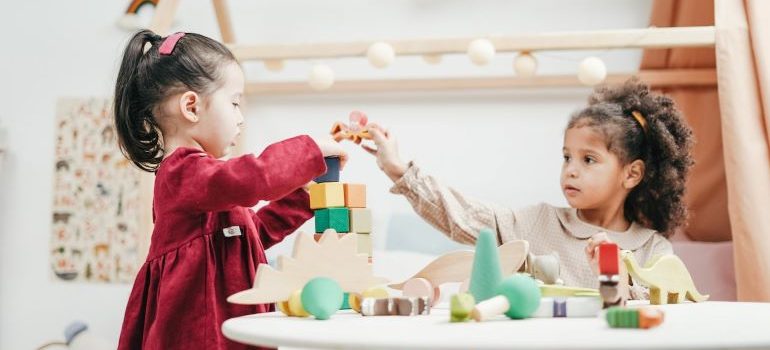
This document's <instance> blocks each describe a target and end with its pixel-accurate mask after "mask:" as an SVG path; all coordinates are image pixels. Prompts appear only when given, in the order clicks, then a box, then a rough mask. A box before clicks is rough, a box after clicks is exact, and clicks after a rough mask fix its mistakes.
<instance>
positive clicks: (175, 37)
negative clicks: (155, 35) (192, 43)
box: [158, 32, 185, 56]
mask: <svg viewBox="0 0 770 350" xmlns="http://www.w3.org/2000/svg"><path fill="white" fill-rule="evenodd" d="M184 35H185V33H183V32H176V33H174V34H171V35H169V36H168V37H166V40H163V43H162V44H160V48H159V49H158V53H160V54H161V55H163V56H169V55H171V53H173V52H174V48H175V47H176V43H177V42H179V39H181V38H182V37H183V36H184Z"/></svg>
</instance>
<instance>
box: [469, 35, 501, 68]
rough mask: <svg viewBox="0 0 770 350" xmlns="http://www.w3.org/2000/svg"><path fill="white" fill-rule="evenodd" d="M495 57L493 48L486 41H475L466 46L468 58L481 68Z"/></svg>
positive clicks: (490, 43)
mask: <svg viewBox="0 0 770 350" xmlns="http://www.w3.org/2000/svg"><path fill="white" fill-rule="evenodd" d="M494 57H495V46H494V45H492V42H491V41H489V40H487V39H476V40H473V41H471V44H470V45H468V58H470V59H471V62H473V63H475V64H476V65H479V66H483V65H486V64H488V63H489V62H491V61H492V59H493V58H494Z"/></svg>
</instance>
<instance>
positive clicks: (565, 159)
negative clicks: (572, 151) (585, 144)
mask: <svg viewBox="0 0 770 350" xmlns="http://www.w3.org/2000/svg"><path fill="white" fill-rule="evenodd" d="M563 157H564V162H569V156H568V155H566V154H565V155H564V156H563Z"/></svg>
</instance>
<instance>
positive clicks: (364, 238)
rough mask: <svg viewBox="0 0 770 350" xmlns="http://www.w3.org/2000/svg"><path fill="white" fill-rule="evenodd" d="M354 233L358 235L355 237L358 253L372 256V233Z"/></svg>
mask: <svg viewBox="0 0 770 350" xmlns="http://www.w3.org/2000/svg"><path fill="white" fill-rule="evenodd" d="M351 234H352V233H351ZM356 235H358V237H356V241H357V242H358V249H357V250H356V251H357V252H358V253H359V254H366V255H368V256H372V235H370V234H368V233H356Z"/></svg>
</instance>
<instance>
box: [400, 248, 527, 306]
mask: <svg viewBox="0 0 770 350" xmlns="http://www.w3.org/2000/svg"><path fill="white" fill-rule="evenodd" d="M528 252H529V243H528V242H527V241H523V240H517V241H510V242H507V243H505V244H503V245H501V246H499V247H497V254H498V256H499V260H500V266H501V269H502V273H503V275H505V276H509V275H512V274H514V273H516V271H518V270H519V269H520V268H521V266H522V265H523V264H524V261H525V259H526V258H527V253H528ZM473 260H474V252H473V251H469V250H460V251H454V252H449V253H446V254H444V255H441V256H439V257H438V258H436V259H435V260H433V261H431V262H430V263H428V265H426V266H425V267H424V268H422V269H421V270H420V271H418V272H417V273H415V274H414V275H413V276H412V277H409V278H408V279H407V280H406V281H404V282H401V283H396V284H391V285H389V287H390V288H393V289H396V290H403V289H404V287H405V286H406V284H407V283H408V282H409V281H412V280H416V279H423V280H425V281H427V282H429V283H430V286H431V287H430V288H432V289H433V291H432V292H428V291H424V292H423V293H422V294H420V295H416V294H410V296H427V297H433V298H434V300H435V301H437V300H439V299H440V297H441V295H440V292H439V286H440V285H441V284H444V283H450V282H462V283H463V285H468V284H469V279H470V276H471V270H472V269H473Z"/></svg>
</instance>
